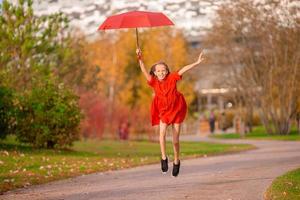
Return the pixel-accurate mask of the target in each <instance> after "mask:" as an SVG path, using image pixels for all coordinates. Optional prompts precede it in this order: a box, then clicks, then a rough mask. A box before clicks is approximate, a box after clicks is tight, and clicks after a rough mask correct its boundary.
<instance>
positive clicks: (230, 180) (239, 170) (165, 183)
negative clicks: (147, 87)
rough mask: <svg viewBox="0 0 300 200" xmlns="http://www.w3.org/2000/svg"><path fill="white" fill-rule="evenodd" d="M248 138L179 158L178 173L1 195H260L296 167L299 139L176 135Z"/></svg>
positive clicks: (95, 199) (151, 168)
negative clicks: (242, 147)
mask: <svg viewBox="0 0 300 200" xmlns="http://www.w3.org/2000/svg"><path fill="white" fill-rule="evenodd" d="M183 140H187V141H210V142H222V143H248V144H253V145H255V146H257V147H258V148H257V149H255V150H250V151H246V152H241V153H236V154H227V155H221V156H212V157H203V158H197V159H188V160H182V161H181V169H180V174H179V176H178V177H176V178H174V177H172V176H171V170H172V165H171V163H169V167H170V170H169V171H168V173H167V174H165V175H164V174H162V173H161V172H160V164H159V162H158V163H157V164H153V165H146V166H141V167H135V168H131V169H125V170H118V171H109V172H104V173H96V174H90V175H85V176H79V177H75V178H70V179H66V180H61V181H55V182H51V183H48V184H43V185H36V186H31V187H28V188H22V189H17V190H13V191H9V192H7V193H5V194H4V195H2V196H0V199H17V200H22V199H26V200H36V199H43V200H44V199H47V200H50V199H51V200H52V199H53V200H58V199H68V200H69V199H70V200H87V199H90V200H99V199H107V200H115V199H118V200H120V199H124V200H125V199H126V200H135V199H137V200H140V199H143V200H156V199H157V200H164V199H168V200H169V199H195V200H202V199H203V200H256V199H257V200H262V199H264V194H265V191H266V189H267V188H268V186H269V185H270V184H271V182H272V180H274V179H275V178H276V177H277V176H280V175H282V174H284V173H285V172H287V171H289V170H292V169H296V168H299V167H300V142H286V141H253V140H225V141H224V140H217V139H209V138H201V137H199V136H197V135H194V136H181V141H183Z"/></svg>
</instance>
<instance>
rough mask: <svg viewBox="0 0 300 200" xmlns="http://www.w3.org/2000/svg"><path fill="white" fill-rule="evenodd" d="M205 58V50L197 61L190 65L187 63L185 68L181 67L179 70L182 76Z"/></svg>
mask: <svg viewBox="0 0 300 200" xmlns="http://www.w3.org/2000/svg"><path fill="white" fill-rule="evenodd" d="M203 60H204V58H203V51H202V52H201V53H200V55H199V58H198V60H197V61H196V62H194V63H192V64H190V65H186V66H184V67H183V68H181V69H180V70H179V71H178V74H179V75H180V76H181V75H182V74H184V73H185V72H187V71H188V70H190V69H192V68H193V67H195V66H197V65H199V64H200V63H201V62H202V61H203Z"/></svg>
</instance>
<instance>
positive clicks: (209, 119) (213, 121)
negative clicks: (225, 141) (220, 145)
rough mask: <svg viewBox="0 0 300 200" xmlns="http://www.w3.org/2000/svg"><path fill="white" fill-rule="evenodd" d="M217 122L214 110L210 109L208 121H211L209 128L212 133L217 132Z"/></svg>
mask: <svg viewBox="0 0 300 200" xmlns="http://www.w3.org/2000/svg"><path fill="white" fill-rule="evenodd" d="M215 122H216V117H215V114H214V112H213V111H210V114H209V118H208V123H209V130H210V133H211V134H213V133H214V132H215Z"/></svg>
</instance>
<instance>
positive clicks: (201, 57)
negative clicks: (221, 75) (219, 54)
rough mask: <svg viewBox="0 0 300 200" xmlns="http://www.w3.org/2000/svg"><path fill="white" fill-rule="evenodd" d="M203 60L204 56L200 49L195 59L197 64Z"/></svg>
mask: <svg viewBox="0 0 300 200" xmlns="http://www.w3.org/2000/svg"><path fill="white" fill-rule="evenodd" d="M203 60H204V57H203V51H201V53H200V55H199V58H198V60H197V62H196V63H197V64H200V63H201V62H202V61H203Z"/></svg>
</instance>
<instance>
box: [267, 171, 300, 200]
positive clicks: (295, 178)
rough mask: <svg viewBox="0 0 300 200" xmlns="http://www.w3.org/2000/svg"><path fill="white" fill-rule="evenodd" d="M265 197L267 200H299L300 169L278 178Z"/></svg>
mask: <svg viewBox="0 0 300 200" xmlns="http://www.w3.org/2000/svg"><path fill="white" fill-rule="evenodd" d="M265 196H266V198H265V199H266V200H299V199H300V168H299V169H296V170H293V171H290V172H288V173H286V174H284V175H282V176H280V177H278V178H276V179H275V180H274V181H273V182H272V185H271V186H270V187H269V188H268V190H267V192H266V195H265Z"/></svg>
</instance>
